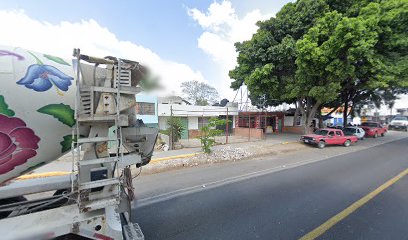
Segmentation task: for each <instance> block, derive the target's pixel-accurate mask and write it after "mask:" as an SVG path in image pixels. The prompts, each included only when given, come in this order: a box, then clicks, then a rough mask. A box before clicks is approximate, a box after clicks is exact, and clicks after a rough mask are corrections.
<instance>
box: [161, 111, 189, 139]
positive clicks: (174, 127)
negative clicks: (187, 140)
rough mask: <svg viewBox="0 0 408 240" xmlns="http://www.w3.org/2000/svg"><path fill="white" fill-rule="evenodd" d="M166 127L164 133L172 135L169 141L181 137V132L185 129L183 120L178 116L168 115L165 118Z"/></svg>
mask: <svg viewBox="0 0 408 240" xmlns="http://www.w3.org/2000/svg"><path fill="white" fill-rule="evenodd" d="M167 126H168V127H167V129H166V130H165V131H163V133H164V134H166V135H169V136H170V137H172V139H170V141H171V142H173V143H174V142H178V141H179V140H180V138H181V132H182V131H183V130H185V127H184V125H183V122H182V121H181V119H180V118H179V117H170V118H169V119H167Z"/></svg>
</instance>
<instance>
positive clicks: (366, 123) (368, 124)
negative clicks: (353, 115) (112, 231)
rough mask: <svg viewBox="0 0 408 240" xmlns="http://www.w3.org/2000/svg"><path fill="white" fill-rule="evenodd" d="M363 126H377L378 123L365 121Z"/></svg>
mask: <svg viewBox="0 0 408 240" xmlns="http://www.w3.org/2000/svg"><path fill="white" fill-rule="evenodd" d="M361 126H365V127H377V123H372V122H365V123H362V124H361Z"/></svg>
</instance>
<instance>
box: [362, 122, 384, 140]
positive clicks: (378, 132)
mask: <svg viewBox="0 0 408 240" xmlns="http://www.w3.org/2000/svg"><path fill="white" fill-rule="evenodd" d="M360 127H361V128H362V129H364V131H365V135H366V137H373V138H377V137H378V136H381V137H384V135H385V134H386V133H387V128H385V127H384V126H383V125H381V124H380V123H378V122H363V123H362V124H361V126H360Z"/></svg>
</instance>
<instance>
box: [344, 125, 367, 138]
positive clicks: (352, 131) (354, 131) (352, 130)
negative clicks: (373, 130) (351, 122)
mask: <svg viewBox="0 0 408 240" xmlns="http://www.w3.org/2000/svg"><path fill="white" fill-rule="evenodd" d="M343 132H344V135H346V136H352V135H354V136H357V137H358V139H360V140H363V139H364V136H365V131H364V129H362V128H360V127H346V128H344V129H343Z"/></svg>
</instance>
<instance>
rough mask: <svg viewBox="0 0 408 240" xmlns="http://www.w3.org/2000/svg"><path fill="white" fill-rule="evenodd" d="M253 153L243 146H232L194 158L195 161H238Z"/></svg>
mask: <svg viewBox="0 0 408 240" xmlns="http://www.w3.org/2000/svg"><path fill="white" fill-rule="evenodd" d="M251 155H252V154H251V153H250V152H248V151H246V150H244V149H243V148H231V147H230V146H228V147H225V148H221V149H216V150H214V151H213V152H212V153H210V154H201V155H197V156H195V157H193V158H192V160H193V161H195V160H196V161H200V160H201V161H202V160H206V162H209V163H212V162H218V161H236V160H241V159H243V158H246V157H249V156H251Z"/></svg>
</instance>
